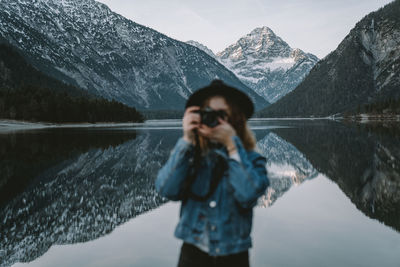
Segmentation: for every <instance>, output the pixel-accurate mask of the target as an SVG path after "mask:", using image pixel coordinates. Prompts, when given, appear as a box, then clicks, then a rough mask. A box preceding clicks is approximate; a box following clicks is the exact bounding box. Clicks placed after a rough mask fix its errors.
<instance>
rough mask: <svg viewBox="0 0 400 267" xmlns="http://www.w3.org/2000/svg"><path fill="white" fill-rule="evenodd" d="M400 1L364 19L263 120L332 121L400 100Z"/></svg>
mask: <svg viewBox="0 0 400 267" xmlns="http://www.w3.org/2000/svg"><path fill="white" fill-rule="evenodd" d="M399 14H400V0H396V1H393V2H392V3H390V4H388V5H386V6H385V7H383V8H381V9H379V10H378V11H376V12H372V13H370V14H369V15H367V16H366V17H364V18H363V19H362V20H361V21H360V22H358V23H357V24H356V26H355V27H354V28H353V29H352V30H351V31H350V33H349V34H348V35H347V36H346V38H345V39H344V40H343V41H342V42H341V43H340V44H339V46H338V48H337V49H336V50H335V51H333V52H332V53H330V54H329V55H328V56H327V57H325V58H324V59H323V60H321V61H320V62H319V63H318V64H317V65H316V66H315V67H314V68H313V69H312V70H311V71H310V74H309V75H308V76H307V77H306V78H305V79H304V81H303V82H302V83H301V84H300V85H299V86H298V87H297V88H296V89H295V90H294V91H292V92H291V93H289V94H288V95H286V96H285V97H283V98H282V99H280V100H279V101H278V102H276V103H274V105H271V106H269V107H267V108H266V109H265V110H264V111H262V112H260V115H261V116H267V117H270V116H276V117H287V116H328V115H332V114H337V113H345V112H352V111H353V112H354V111H356V110H357V109H358V108H359V107H360V106H361V107H362V106H363V105H365V104H371V103H377V102H381V101H387V100H390V99H392V100H396V99H399V98H400V90H399V88H400V45H399V42H400V16H399Z"/></svg>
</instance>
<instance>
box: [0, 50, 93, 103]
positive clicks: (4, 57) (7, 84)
mask: <svg viewBox="0 0 400 267" xmlns="http://www.w3.org/2000/svg"><path fill="white" fill-rule="evenodd" d="M25 85H31V86H40V87H44V88H52V89H53V90H55V91H58V92H63V93H64V92H65V93H68V94H69V95H72V96H84V97H91V95H89V94H88V93H87V92H86V91H84V90H81V89H79V88H77V87H75V86H71V85H68V84H65V83H63V82H60V81H59V80H57V79H54V78H52V77H49V76H47V75H45V74H44V73H42V72H40V71H38V70H37V69H35V68H34V67H33V66H32V65H31V64H29V63H28V62H26V60H25V59H24V58H23V57H22V56H21V55H20V53H18V51H17V50H16V49H15V48H13V47H11V46H9V45H6V44H1V43H0V90H2V89H3V90H4V89H16V88H20V87H23V86H25Z"/></svg>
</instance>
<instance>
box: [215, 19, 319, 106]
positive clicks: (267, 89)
mask: <svg viewBox="0 0 400 267" xmlns="http://www.w3.org/2000/svg"><path fill="white" fill-rule="evenodd" d="M216 56H217V58H218V59H219V61H220V62H221V63H222V64H224V65H225V66H226V67H227V68H228V69H230V70H232V71H233V72H234V73H235V74H236V75H237V76H238V78H239V79H240V80H241V81H243V82H244V83H245V84H246V85H248V86H249V87H251V88H253V89H254V90H255V91H256V92H257V93H259V94H260V95H262V96H263V97H264V98H265V99H267V100H268V101H269V102H270V103H274V102H276V101H277V100H278V99H280V98H281V97H283V96H284V95H286V94H287V93H289V92H291V91H292V90H293V89H294V88H295V87H296V86H297V85H298V84H299V83H300V82H301V81H302V80H303V79H304V77H305V76H306V75H307V74H308V73H309V71H310V70H311V68H312V67H313V66H314V65H315V64H316V63H317V62H318V58H317V57H316V56H314V55H312V54H309V53H305V52H303V51H302V50H300V49H293V48H291V47H290V46H289V45H288V44H287V43H286V42H285V41H283V40H282V39H281V38H280V37H279V36H277V35H275V33H274V32H273V31H272V30H271V29H270V28H268V27H262V28H256V29H254V30H253V31H252V32H251V33H249V34H248V35H246V36H244V37H242V38H240V39H239V41H237V42H236V43H234V44H232V45H230V46H229V47H228V48H226V49H225V50H224V51H222V52H219V53H217V55H216Z"/></svg>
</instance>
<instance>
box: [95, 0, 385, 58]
mask: <svg viewBox="0 0 400 267" xmlns="http://www.w3.org/2000/svg"><path fill="white" fill-rule="evenodd" d="M98 1H99V2H102V3H104V4H106V5H107V6H109V7H110V9H111V10H112V11H114V12H116V13H119V14H121V15H123V16H124V17H126V18H128V19H131V20H132V21H134V22H136V23H139V24H142V25H145V26H147V27H150V28H152V29H154V30H157V31H159V32H161V33H163V34H166V35H167V36H169V37H171V38H174V39H177V40H180V41H184V42H185V41H188V40H195V41H198V42H200V43H202V44H204V45H206V46H207V47H208V48H210V49H211V50H213V52H214V53H217V52H220V51H222V50H224V49H225V48H226V47H228V46H229V45H231V44H233V43H235V42H236V41H237V40H239V39H240V38H241V37H243V36H245V35H246V34H248V33H250V32H251V31H252V30H253V29H255V28H257V27H262V26H267V27H269V28H271V29H272V30H273V31H274V32H275V34H276V35H278V36H280V37H281V38H282V39H283V40H284V41H286V42H287V43H288V44H289V45H290V46H291V47H292V48H300V49H302V50H303V51H305V52H308V53H313V54H314V55H316V56H318V57H319V58H323V57H325V56H326V55H327V54H329V53H330V52H331V51H333V50H335V49H336V47H337V46H338V45H339V43H340V42H341V41H342V40H343V39H344V37H345V36H346V35H347V34H348V33H349V32H350V30H351V29H352V28H353V27H354V26H355V24H356V23H357V22H358V21H359V20H361V19H362V18H363V17H364V16H365V15H367V14H368V13H370V12H372V11H375V10H377V9H379V8H380V7H382V6H384V5H385V4H387V3H390V2H391V0H201V1H199V0H168V1H166V0H98Z"/></svg>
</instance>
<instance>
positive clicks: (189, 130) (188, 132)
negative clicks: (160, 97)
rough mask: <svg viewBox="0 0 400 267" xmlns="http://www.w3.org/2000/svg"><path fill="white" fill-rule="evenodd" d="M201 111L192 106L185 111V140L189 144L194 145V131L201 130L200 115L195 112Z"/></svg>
mask: <svg viewBox="0 0 400 267" xmlns="http://www.w3.org/2000/svg"><path fill="white" fill-rule="evenodd" d="M196 110H200V107H197V106H192V107H188V108H187V109H186V110H185V114H184V115H183V119H182V126H183V139H184V140H185V141H187V142H189V143H192V144H193V143H194V132H193V131H194V130H195V129H198V128H199V125H200V114H198V113H194V112H193V111H196Z"/></svg>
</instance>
